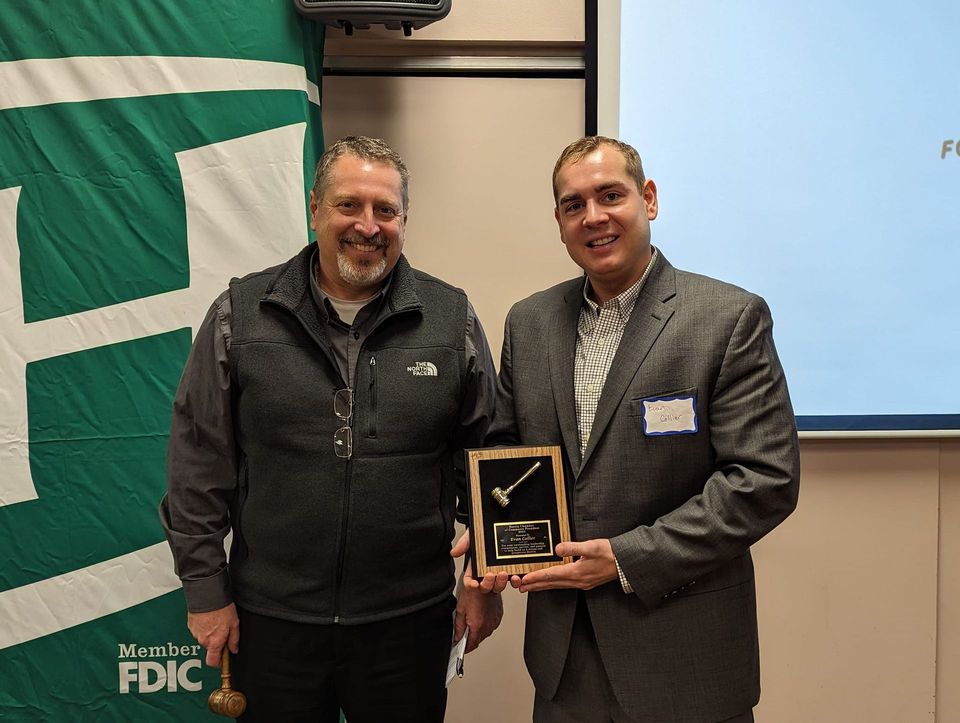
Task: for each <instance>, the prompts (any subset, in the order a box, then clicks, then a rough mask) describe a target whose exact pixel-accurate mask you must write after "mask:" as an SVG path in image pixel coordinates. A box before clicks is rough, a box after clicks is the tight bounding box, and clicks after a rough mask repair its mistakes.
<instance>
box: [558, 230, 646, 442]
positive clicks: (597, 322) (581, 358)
mask: <svg viewBox="0 0 960 723" xmlns="http://www.w3.org/2000/svg"><path fill="white" fill-rule="evenodd" d="M658 255H659V253H658V251H657V250H656V249H654V250H653V256H651V258H650V263H648V264H647V268H646V270H645V271H644V272H643V276H641V277H640V280H639V281H637V283H635V284H634V285H633V286H631V287H630V288H629V289H627V290H626V291H624V292H623V293H622V294H620V295H619V296H615V297H614V298H612V299H610V300H609V301H607V302H605V303H603V304H597V303H596V302H594V301H593V300H592V299H591V298H590V297H589V296H588V292H589V291H590V279H587V280H586V281H585V282H584V284H583V306H581V307H580V321H579V322H578V323H577V353H576V358H575V360H574V366H573V393H574V397H575V398H576V402H577V431H578V432H579V436H580V454H581V455H583V453H584V451H585V450H586V448H587V443H588V442H589V441H590V430H591V429H592V428H593V418H594V416H596V414H597V402H599V401H600V393H601V392H602V391H603V385H604V384H605V383H606V381H607V374H608V373H609V372H610V365H611V364H612V363H613V357H614V356H615V355H616V353H617V349H618V348H619V347H620V340H621V339H622V338H623V330H624V328H625V327H626V325H627V322H628V321H630V314H631V313H632V312H633V307H634V305H636V303H637V298H638V297H639V296H640V290H641V289H642V288H643V283H644V282H645V281H646V280H647V276H649V275H650V269H652V268H653V265H654V264H655V263H656V261H657V256H658Z"/></svg>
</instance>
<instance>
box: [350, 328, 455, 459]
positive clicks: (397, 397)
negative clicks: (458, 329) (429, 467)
mask: <svg viewBox="0 0 960 723" xmlns="http://www.w3.org/2000/svg"><path fill="white" fill-rule="evenodd" d="M459 354H462V352H459V353H458V351H457V350H454V349H449V348H446V347H423V348H417V349H399V348H381V349H376V350H374V351H372V352H371V353H370V354H369V356H367V357H366V359H365V360H362V365H363V368H364V372H363V373H362V374H361V376H360V378H359V379H358V383H357V385H356V390H355V391H356V397H355V407H354V413H355V414H357V415H358V418H357V420H356V424H357V427H358V428H359V429H360V430H361V431H362V434H363V435H364V439H365V441H366V443H367V445H368V449H369V450H370V451H371V452H372V453H375V454H387V453H404V454H406V453H415V452H420V451H429V450H433V449H436V448H437V447H438V446H439V445H440V444H442V442H443V440H445V439H447V438H448V437H449V435H450V433H451V432H452V431H453V429H454V427H455V425H456V423H457V421H458V418H459V407H460V405H459V398H460V362H459Z"/></svg>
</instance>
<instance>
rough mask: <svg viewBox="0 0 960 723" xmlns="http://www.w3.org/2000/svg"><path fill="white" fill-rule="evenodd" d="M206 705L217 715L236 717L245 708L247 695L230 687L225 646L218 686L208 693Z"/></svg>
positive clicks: (227, 654)
mask: <svg viewBox="0 0 960 723" xmlns="http://www.w3.org/2000/svg"><path fill="white" fill-rule="evenodd" d="M207 707H209V708H210V710H211V711H213V712H214V713H216V714H217V715H225V716H227V718H238V717H240V716H242V715H243V711H245V710H246V709H247V696H245V695H244V694H243V693H241V692H240V691H239V690H234V689H233V688H232V687H230V653H229V652H228V651H227V648H226V646H224V648H223V657H221V658H220V687H219V688H217V689H216V690H215V691H213V692H212V693H211V694H210V697H209V698H208V699H207Z"/></svg>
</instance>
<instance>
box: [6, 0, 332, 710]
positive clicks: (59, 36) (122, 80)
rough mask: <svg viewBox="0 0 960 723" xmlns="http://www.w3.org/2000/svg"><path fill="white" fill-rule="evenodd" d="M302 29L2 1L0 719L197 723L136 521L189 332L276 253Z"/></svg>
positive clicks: (307, 47)
mask: <svg viewBox="0 0 960 723" xmlns="http://www.w3.org/2000/svg"><path fill="white" fill-rule="evenodd" d="M322 42H323V35H322V30H321V29H320V28H319V26H316V25H314V24H313V23H310V22H307V21H302V20H301V19H300V18H299V16H297V14H296V12H295V11H294V8H293V3H292V2H291V1H290V0H214V1H213V2H197V1H196V0H149V1H148V0H144V1H143V2H129V1H128V0H73V2H70V3H65V2H64V3H61V2H42V1H40V0H0V719H2V720H4V721H11V722H19V721H29V722H31V723H32V722H34V721H68V722H70V723H74V722H76V721H97V722H98V723H101V722H103V721H199V720H216V717H215V716H213V715H212V714H210V713H208V712H207V711H206V698H207V696H208V695H209V693H210V692H211V691H212V690H213V689H215V688H217V687H218V686H219V676H218V674H217V671H215V670H212V669H205V668H204V667H203V666H202V660H203V654H202V651H201V650H200V649H199V647H198V646H196V644H195V643H194V641H193V640H192V638H191V636H190V634H189V632H188V631H187V629H186V626H185V617H186V612H185V606H184V602H183V596H182V593H181V591H180V589H179V587H180V585H179V581H178V580H177V579H176V577H175V576H174V574H173V563H172V558H171V556H170V553H169V550H168V549H167V546H166V543H165V542H164V541H163V533H162V531H161V529H160V525H159V521H158V518H157V504H158V502H159V500H160V497H161V496H162V494H163V491H164V489H165V486H166V480H165V456H166V444H167V435H168V432H169V423H170V409H171V407H170V405H171V400H172V398H173V393H174V390H175V387H176V384H177V381H178V379H179V376H180V371H181V369H182V366H183V363H184V361H185V359H186V355H187V352H188V350H189V347H190V341H191V338H192V333H193V331H194V330H195V329H196V327H197V325H198V324H199V322H200V320H201V319H202V318H203V315H204V313H205V311H206V309H207V307H208V306H209V304H210V302H211V301H212V300H213V298H214V297H215V296H216V295H217V294H218V293H219V292H220V291H222V290H223V289H224V288H226V284H227V281H228V280H229V278H230V277H231V276H236V275H242V274H244V273H248V272H250V271H254V270H258V269H261V268H264V267H266V266H268V265H270V264H273V263H277V262H279V261H281V260H283V259H286V258H288V257H290V256H292V255H293V254H294V253H295V252H296V251H297V250H298V249H299V248H301V247H302V245H303V244H304V243H305V242H306V240H307V238H308V230H307V208H306V203H305V200H306V193H307V189H308V188H309V185H310V183H311V182H312V169H313V165H314V163H315V161H316V158H317V156H318V154H319V152H320V151H321V150H322V145H323V142H322V132H321V127H320V113H319V91H318V85H317V83H318V81H319V77H318V76H319V67H320V59H321V55H322Z"/></svg>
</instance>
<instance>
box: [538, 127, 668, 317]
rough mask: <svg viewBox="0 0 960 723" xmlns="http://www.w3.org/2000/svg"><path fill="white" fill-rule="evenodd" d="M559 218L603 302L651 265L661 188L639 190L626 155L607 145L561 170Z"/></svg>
mask: <svg viewBox="0 0 960 723" xmlns="http://www.w3.org/2000/svg"><path fill="white" fill-rule="evenodd" d="M556 189H557V199H558V200H557V207H556V209H555V211H554V215H555V216H556V219H557V224H558V225H559V227H560V239H561V240H562V241H563V243H564V245H565V246H566V247H567V253H568V254H570V258H572V259H573V261H574V263H576V264H577V266H579V267H580V268H582V269H583V270H584V271H585V272H586V274H587V276H588V277H589V278H590V286H591V287H592V288H591V291H592V293H593V294H594V295H595V296H596V300H597V301H599V302H604V301H607V300H608V299H612V298H613V297H614V296H617V295H619V294H621V293H623V292H624V291H626V290H627V289H628V288H630V287H631V286H632V285H633V284H634V283H636V282H637V281H638V280H639V279H640V277H641V276H642V275H643V272H644V271H645V270H646V268H647V264H648V263H649V262H650V256H651V253H652V251H651V248H650V221H652V220H653V219H655V218H656V217H657V187H656V185H655V184H654V182H653V181H652V180H650V179H649V178H648V179H646V180H645V181H644V182H643V185H642V186H641V187H640V188H637V182H636V181H635V180H634V179H633V177H631V175H630V174H629V173H628V171H627V163H626V159H625V158H624V156H623V154H621V153H620V151H619V150H617V149H616V148H614V147H612V146H609V145H606V144H602V145H600V146H599V147H597V148H596V149H595V150H593V151H590V152H589V153H587V154H585V155H584V156H583V157H582V158H580V159H579V160H576V161H573V162H570V163H567V164H566V165H564V166H562V167H561V168H560V169H559V171H558V172H557V176H556Z"/></svg>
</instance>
